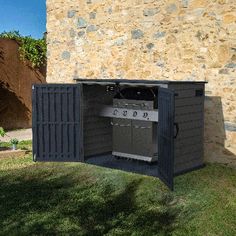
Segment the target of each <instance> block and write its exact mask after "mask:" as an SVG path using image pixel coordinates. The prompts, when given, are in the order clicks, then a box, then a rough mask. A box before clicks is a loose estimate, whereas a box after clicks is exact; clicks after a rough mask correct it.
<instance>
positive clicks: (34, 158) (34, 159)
mask: <svg viewBox="0 0 236 236" xmlns="http://www.w3.org/2000/svg"><path fill="white" fill-rule="evenodd" d="M33 161H34V162H36V154H34V155H33Z"/></svg>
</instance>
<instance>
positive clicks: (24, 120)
mask: <svg viewBox="0 0 236 236" xmlns="http://www.w3.org/2000/svg"><path fill="white" fill-rule="evenodd" d="M18 49H19V44H18V43H17V42H16V41H15V40H9V39H0V126H2V127H4V128H5V129H15V128H27V127H31V112H32V106H31V99H32V98H31V94H32V92H31V91H32V90H31V88H32V84H37V83H46V79H45V78H46V73H45V71H46V70H45V68H40V69H35V68H32V66H31V64H30V62H28V61H26V62H22V61H21V60H20V57H19V52H18Z"/></svg>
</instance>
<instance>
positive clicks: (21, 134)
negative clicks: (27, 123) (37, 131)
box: [0, 129, 32, 142]
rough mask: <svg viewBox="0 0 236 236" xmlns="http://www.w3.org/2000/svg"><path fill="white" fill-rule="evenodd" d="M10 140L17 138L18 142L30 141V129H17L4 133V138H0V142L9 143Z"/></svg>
mask: <svg viewBox="0 0 236 236" xmlns="http://www.w3.org/2000/svg"><path fill="white" fill-rule="evenodd" d="M12 138H17V139H18V140H19V141H22V140H31V139H32V129H19V130H13V131H9V132H7V133H6V135H5V137H3V138H2V137H0V140H1V142H9V141H10V140H11V139H12Z"/></svg>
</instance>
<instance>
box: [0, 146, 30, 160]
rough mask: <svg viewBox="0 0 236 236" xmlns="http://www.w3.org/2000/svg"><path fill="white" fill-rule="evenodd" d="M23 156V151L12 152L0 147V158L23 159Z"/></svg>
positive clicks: (24, 152) (9, 149)
mask: <svg viewBox="0 0 236 236" xmlns="http://www.w3.org/2000/svg"><path fill="white" fill-rule="evenodd" d="M25 154H26V151H25V150H21V149H18V150H12V149H11V148H6V147H0V158H8V157H23V156H24V155H25Z"/></svg>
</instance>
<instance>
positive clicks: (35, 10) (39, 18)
mask: <svg viewBox="0 0 236 236" xmlns="http://www.w3.org/2000/svg"><path fill="white" fill-rule="evenodd" d="M10 30H19V31H20V33H21V34H22V35H24V36H28V35H31V36H32V37H34V38H42V36H43V33H44V32H45V31H46V0H0V33H1V32H3V31H10Z"/></svg>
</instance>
